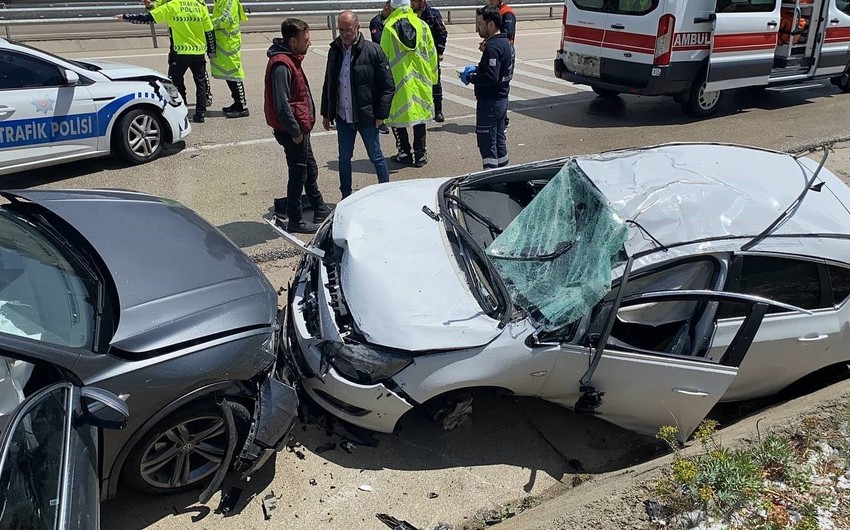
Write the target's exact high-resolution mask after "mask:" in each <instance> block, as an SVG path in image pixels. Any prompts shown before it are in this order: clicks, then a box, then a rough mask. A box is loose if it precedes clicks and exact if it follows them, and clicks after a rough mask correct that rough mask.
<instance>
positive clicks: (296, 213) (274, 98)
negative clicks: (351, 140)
mask: <svg viewBox="0 0 850 530" xmlns="http://www.w3.org/2000/svg"><path fill="white" fill-rule="evenodd" d="M280 34H281V37H280V38H276V39H274V40H273V41H272V45H271V47H270V48H269V50H268V52H266V55H267V56H268V58H269V62H268V64H267V65H266V77H265V104H264V109H263V110H264V111H265V115H266V123H267V124H268V125H269V126H270V127H271V128H272V130H273V131H274V138H275V140H277V143H279V144H280V145H282V146H283V151H284V153H285V154H286V165H287V166H288V167H289V177H288V180H287V183H286V213H287V216H288V217H289V221H288V223H287V225H286V230H287V231H288V232H293V233H295V232H298V233H302V234H312V233H314V232H316V229H317V228H318V223H321V222H322V221H324V220H325V219H326V218H327V216H328V215H329V214H330V212H331V208H330V207H329V206H328V205H326V204H325V201H324V199H323V198H322V192H320V191H319V185H318V183H317V182H316V181H317V179H318V176H319V167H318V165H317V164H316V158H315V157H314V156H313V148H312V147H311V146H310V131H312V130H313V125H315V123H316V107H315V105H314V104H313V96H312V94H311V93H310V85H309V84H308V83H307V77H306V76H305V75H304V70H303V69H302V68H301V62H302V61H303V60H304V56H305V55H306V54H307V49H308V48H309V47H310V27H309V26H308V25H307V23H306V22H304V21H303V20H299V19H297V18H288V19H286V20H284V21H283V22H282V23H281V25H280ZM302 191H306V192H307V198H308V199H309V200H310V205H311V206H312V207H313V222H312V223H310V222H307V221H305V220H304V219H303V212H302V210H301V192H302Z"/></svg>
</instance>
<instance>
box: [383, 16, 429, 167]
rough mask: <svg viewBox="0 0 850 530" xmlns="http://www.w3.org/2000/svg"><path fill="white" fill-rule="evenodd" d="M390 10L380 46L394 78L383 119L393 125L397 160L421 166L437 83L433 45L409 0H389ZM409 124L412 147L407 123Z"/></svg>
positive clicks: (423, 163)
mask: <svg viewBox="0 0 850 530" xmlns="http://www.w3.org/2000/svg"><path fill="white" fill-rule="evenodd" d="M391 4H392V7H393V12H392V13H390V16H389V17H387V20H386V21H385V22H384V31H383V34H382V35H381V48H382V49H383V50H384V53H385V54H386V56H387V59H388V60H389V63H390V70H391V71H392V74H393V81H394V82H395V94H394V95H393V102H392V106H391V107H390V115H389V117H388V118H387V120H386V122H387V124H388V125H389V126H390V127H395V128H396V129H395V131H396V134H397V135H398V137H397V140H398V141H397V144H398V146H399V149H398V154H397V155H395V156H394V157H393V160H395V161H396V162H398V163H402V164H411V163H412V164H413V165H414V166H416V167H422V166H424V165H425V164H426V163H427V161H428V159H427V157H426V148H425V124H426V123H427V122H429V121H430V120H432V119H433V118H434V96H433V93H432V88H431V87H433V86H434V84H436V83H437V68H438V63H437V48H436V47H435V46H434V38H433V36H432V35H431V30H430V28H429V27H428V25H427V24H425V22H424V21H422V19H420V18H419V17H418V16H416V13H414V12H413V10H412V9H411V8H410V0H392V1H391ZM411 126H412V127H413V149H412V151H411V145H410V138H409V136H408V134H407V127H411Z"/></svg>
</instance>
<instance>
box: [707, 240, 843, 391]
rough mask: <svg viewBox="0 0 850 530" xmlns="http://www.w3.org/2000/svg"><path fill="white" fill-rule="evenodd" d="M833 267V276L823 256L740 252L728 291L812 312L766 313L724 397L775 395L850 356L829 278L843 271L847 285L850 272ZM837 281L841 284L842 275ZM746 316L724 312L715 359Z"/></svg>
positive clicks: (719, 321) (719, 320) (720, 316)
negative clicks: (807, 257)
mask: <svg viewBox="0 0 850 530" xmlns="http://www.w3.org/2000/svg"><path fill="white" fill-rule="evenodd" d="M830 270H832V271H834V272H833V273H832V274H830V273H829V272H828V269H827V265H826V264H825V263H824V262H823V261H822V260H812V259H804V258H795V257H789V256H787V255H782V256H779V255H770V254H755V253H752V254H743V255H740V254H739V255H738V256H736V258H735V259H734V260H733V261H732V265H731V267H730V275H729V281H728V283H727V286H726V290H727V291H734V292H739V293H744V294H751V295H756V296H762V297H765V298H769V299H771V300H777V301H779V302H784V303H787V304H792V305H794V306H799V307H802V308H803V309H807V310H810V312H809V313H801V312H789V311H784V310H781V309H779V308H776V309H773V310H771V312H770V313H769V314H768V315H767V316H765V318H764V322H762V326H761V328H760V329H759V333H758V335H757V336H756V338H755V340H754V341H753V344H752V346H750V352H749V353H748V354H747V359H746V361H744V363H743V364H742V365H741V370H740V373H739V376H738V378H737V379H736V380H735V382H734V383H733V384H732V385H731V386H730V387H729V390H728V391H727V393H726V396H724V398H723V399H724V401H736V400H742V399H750V398H756V397H761V396H767V395H771V394H774V393H776V392H778V391H779V390H781V389H783V388H785V387H786V386H788V385H790V384H791V383H793V382H794V381H797V380H798V379H800V378H802V377H803V376H805V375H807V374H809V373H811V372H814V371H816V370H818V369H820V368H823V367H825V366H830V365H832V364H835V363H838V362H841V361H842V360H846V359H847V351H848V348H847V347H843V343H844V340H843V337H842V324H841V320H840V318H839V309H836V303H835V302H834V301H833V295H832V292H831V289H830V288H829V284H830V283H831V282H830V280H831V278H828V276H830V275H841V276H843V277H845V279H844V282H845V283H846V281H847V278H846V276H847V272H846V269H840V268H834V267H832V266H830ZM834 281H835V282H836V283H837V281H838V279H837V278H836V279H835V280H834ZM838 302H839V303H840V302H841V300H838ZM741 320H742V316H741V315H740V314H739V313H736V312H720V313H719V314H718V321H717V326H718V332H717V340H716V341H715V344H714V345H713V347H712V349H711V351H710V352H709V353H708V358H709V359H716V358H717V356H718V355H720V353H721V350H722V348H723V346H724V342H727V340H728V339H727V340H724V339H723V337H728V336H729V331H728V330H730V329H734V328H736V327H737V326H738V325H740V322H741ZM845 322H846V320H845Z"/></svg>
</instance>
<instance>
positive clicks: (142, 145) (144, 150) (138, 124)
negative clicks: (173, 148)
mask: <svg viewBox="0 0 850 530" xmlns="http://www.w3.org/2000/svg"><path fill="white" fill-rule="evenodd" d="M127 143H128V144H129V146H130V150H131V151H133V153H135V154H136V156H139V157H141V158H148V157H150V156H151V155H152V154H154V153H155V152H156V151H157V148H158V147H159V145H160V144H161V143H162V127H161V126H160V123H159V120H157V119H156V118H155V117H154V116H151V115H150V114H147V113H142V114H139V115H138V116H136V117H135V119H133V121H132V122H131V123H130V127H129V128H128V129H127Z"/></svg>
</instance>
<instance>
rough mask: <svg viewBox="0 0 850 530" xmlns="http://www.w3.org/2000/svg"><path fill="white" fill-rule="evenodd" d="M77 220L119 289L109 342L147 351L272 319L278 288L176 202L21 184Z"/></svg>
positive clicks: (28, 196)
mask: <svg viewBox="0 0 850 530" xmlns="http://www.w3.org/2000/svg"><path fill="white" fill-rule="evenodd" d="M3 195H4V196H5V197H7V198H9V199H14V198H17V199H20V200H24V201H29V202H33V203H36V204H38V205H40V206H42V207H43V208H45V209H47V210H48V211H50V212H52V213H54V214H55V215H57V216H59V217H61V218H62V219H63V220H65V221H66V222H67V223H69V224H70V225H71V226H73V227H74V228H75V229H76V230H77V231H78V232H79V233H80V234H81V235H82V236H83V237H84V238H85V239H86V240H87V241H88V242H89V243H90V244H91V246H92V247H94V249H95V250H96V252H97V254H98V256H99V257H100V259H101V260H102V261H103V262H104V264H105V265H106V268H107V269H108V274H109V276H110V277H111V279H112V281H113V283H114V285H115V288H116V290H117V294H118V306H119V308H120V313H119V315H118V327H117V329H116V332H115V334H114V335H113V337H112V340H111V341H110V343H111V345H112V346H114V347H116V348H119V349H121V350H124V351H128V352H145V351H151V350H157V349H162V348H169V347H173V346H175V345H179V344H183V343H187V342H189V341H195V340H198V339H200V338H203V337H211V336H213V335H215V336H219V337H220V336H222V334H226V333H228V332H238V331H241V330H245V329H246V328H251V327H257V326H268V325H270V324H271V323H272V322H274V318H275V312H276V310H277V293H275V291H274V289H273V288H272V286H271V285H270V284H269V282H268V280H266V278H265V276H263V274H262V273H261V272H260V271H259V269H257V267H256V266H255V265H254V264H253V263H252V262H251V260H250V259H248V257H247V256H245V254H243V253H242V251H241V250H239V248H238V247H236V245H234V244H233V243H232V242H231V241H230V240H228V239H227V238H226V237H225V236H224V235H223V234H222V233H221V232H219V231H218V230H217V229H216V228H214V227H213V226H211V225H210V224H209V223H207V222H206V221H205V220H203V219H202V218H201V217H200V216H198V215H197V214H196V213H195V212H193V211H191V210H189V209H188V208H186V207H185V206H183V205H182V204H180V203H177V202H175V201H171V200H168V199H162V198H159V197H154V196H151V195H147V194H143V193H136V192H129V191H104V190H80V191H51V190H21V191H18V190H16V191H9V192H3Z"/></svg>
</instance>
